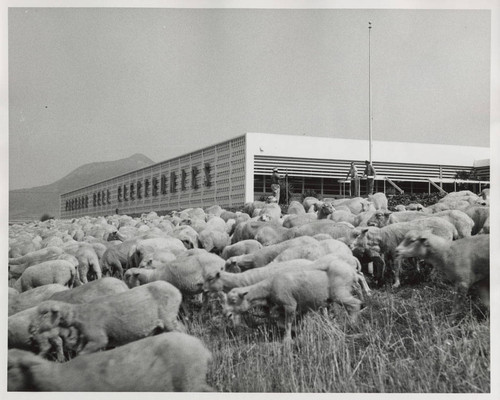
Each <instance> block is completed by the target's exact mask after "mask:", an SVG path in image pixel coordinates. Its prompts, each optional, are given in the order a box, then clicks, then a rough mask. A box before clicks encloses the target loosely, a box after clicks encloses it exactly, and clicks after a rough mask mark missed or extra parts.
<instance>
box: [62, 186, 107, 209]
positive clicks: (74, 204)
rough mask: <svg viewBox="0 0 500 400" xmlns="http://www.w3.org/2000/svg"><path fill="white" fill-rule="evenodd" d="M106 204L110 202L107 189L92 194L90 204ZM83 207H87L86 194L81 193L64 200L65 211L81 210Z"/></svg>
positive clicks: (87, 197)
mask: <svg viewBox="0 0 500 400" xmlns="http://www.w3.org/2000/svg"><path fill="white" fill-rule="evenodd" d="M106 204H111V193H110V191H109V189H106V190H102V191H99V192H96V193H94V194H93V195H92V205H93V206H94V207H96V206H100V205H106ZM84 208H89V196H88V195H82V196H78V197H75V198H73V199H68V200H66V205H65V209H66V211H73V210H81V209H84Z"/></svg>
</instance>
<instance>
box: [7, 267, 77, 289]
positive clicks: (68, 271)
mask: <svg viewBox="0 0 500 400" xmlns="http://www.w3.org/2000/svg"><path fill="white" fill-rule="evenodd" d="M76 276H77V271H76V268H75V266H74V264H72V263H71V262H69V261H66V260H52V261H45V262H43V263H40V264H37V265H33V266H31V267H29V268H26V270H25V271H24V272H23V273H22V275H21V277H20V278H19V279H18V280H17V281H16V283H15V284H14V288H15V289H17V290H18V291H19V292H25V291H27V290H30V289H33V288H36V287H38V286H43V285H48V284H51V283H58V284H60V285H63V286H67V287H69V288H71V287H73V285H74V282H75V279H76Z"/></svg>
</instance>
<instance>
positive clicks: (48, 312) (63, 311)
mask: <svg viewBox="0 0 500 400" xmlns="http://www.w3.org/2000/svg"><path fill="white" fill-rule="evenodd" d="M73 322H74V312H73V307H72V304H69V303H64V302H61V301H46V302H44V303H42V304H40V305H39V306H38V309H37V314H36V316H35V317H34V318H33V320H32V321H31V324H30V327H29V332H30V334H32V335H35V334H37V333H41V332H45V331H49V330H52V329H54V328H56V327H59V326H61V327H66V328H67V327H69V326H71V325H72V324H73Z"/></svg>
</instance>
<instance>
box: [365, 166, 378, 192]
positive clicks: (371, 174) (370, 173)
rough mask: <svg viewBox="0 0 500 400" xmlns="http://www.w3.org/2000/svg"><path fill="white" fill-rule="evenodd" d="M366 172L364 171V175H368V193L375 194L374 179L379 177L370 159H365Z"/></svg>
mask: <svg viewBox="0 0 500 400" xmlns="http://www.w3.org/2000/svg"><path fill="white" fill-rule="evenodd" d="M365 165H366V167H365V172H363V177H365V176H366V186H367V194H373V181H374V179H375V178H376V177H377V173H376V172H375V168H373V165H372V163H371V162H370V161H368V160H366V161H365Z"/></svg>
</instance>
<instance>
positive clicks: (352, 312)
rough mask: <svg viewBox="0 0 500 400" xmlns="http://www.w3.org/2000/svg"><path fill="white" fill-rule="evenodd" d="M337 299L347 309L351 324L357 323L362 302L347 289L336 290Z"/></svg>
mask: <svg viewBox="0 0 500 400" xmlns="http://www.w3.org/2000/svg"><path fill="white" fill-rule="evenodd" d="M335 297H336V299H337V301H338V302H339V303H340V304H342V305H343V306H344V307H345V308H346V309H347V313H348V314H349V319H350V320H351V322H352V323H355V322H356V320H357V318H358V313H359V310H360V309H361V304H362V302H361V300H359V299H357V298H356V297H354V296H353V295H352V294H351V292H350V290H349V289H348V288H346V287H337V288H336V289H335Z"/></svg>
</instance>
